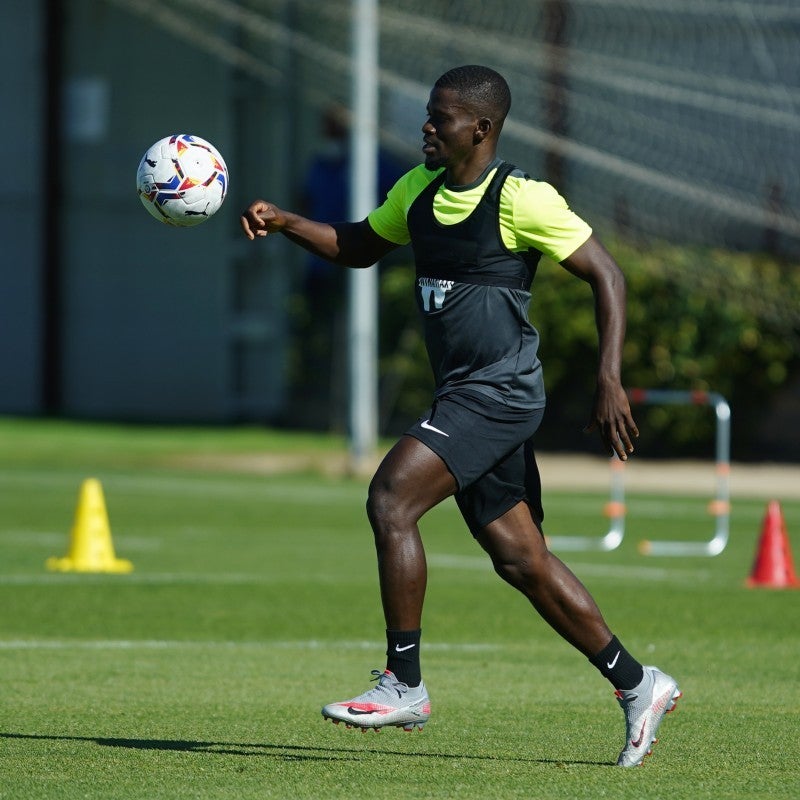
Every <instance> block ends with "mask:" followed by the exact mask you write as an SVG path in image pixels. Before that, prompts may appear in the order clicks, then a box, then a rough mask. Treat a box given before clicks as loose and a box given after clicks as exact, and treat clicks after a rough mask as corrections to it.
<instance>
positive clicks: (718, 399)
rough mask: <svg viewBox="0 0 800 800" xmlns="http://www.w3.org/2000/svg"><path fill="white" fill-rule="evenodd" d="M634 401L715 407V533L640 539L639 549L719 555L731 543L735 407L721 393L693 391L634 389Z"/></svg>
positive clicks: (711, 508)
mask: <svg viewBox="0 0 800 800" xmlns="http://www.w3.org/2000/svg"><path fill="white" fill-rule="evenodd" d="M628 397H629V398H630V400H631V402H632V403H636V404H641V405H645V404H646V405H673V406H676V405H678V406H683V405H695V406H711V407H712V408H713V409H714V413H715V414H716V417H717V427H716V436H715V439H716V447H715V463H714V471H715V474H716V487H717V491H716V496H715V497H714V499H713V500H712V501H711V502H710V503H709V504H708V513H709V514H711V515H712V516H713V517H714V518H715V526H714V535H713V536H712V537H711V539H709V540H708V541H707V542H673V541H651V540H649V539H643V540H642V541H640V542H639V552H640V553H641V554H642V555H646V556H718V555H719V554H720V553H721V552H722V551H723V550H724V549H725V547H726V546H727V544H728V535H729V532H730V518H731V500H730V475H731V408H730V406H729V405H728V401H727V400H726V399H725V398H724V397H723V396H722V395H721V394H719V393H717V392H690V391H679V390H669V389H632V390H631V391H630V392H629V393H628Z"/></svg>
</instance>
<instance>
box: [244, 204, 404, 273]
mask: <svg viewBox="0 0 800 800" xmlns="http://www.w3.org/2000/svg"><path fill="white" fill-rule="evenodd" d="M240 221H241V225H242V230H243V231H244V234H245V236H247V238H248V239H250V240H251V241H252V240H254V239H255V238H256V237H262V236H267V234H270V233H282V234H283V235H284V236H286V237H287V238H288V239H290V240H291V241H293V242H295V243H296V244H299V245H300V246H301V247H303V248H305V249H306V250H308V251H309V252H311V253H314V254H315V255H317V256H319V257H320V258H324V259H326V260H327V261H331V262H333V263H335V264H341V265H342V266H347V267H369V266H370V265H371V264H374V263H375V262H376V261H379V260H380V259H381V258H382V257H383V256H385V255H386V254H387V253H388V252H389V251H391V250H393V249H394V248H395V247H397V245H396V244H394V243H393V242H390V241H388V240H386V239H384V238H383V237H381V236H378V234H377V233H375V231H373V230H372V227H371V226H370V224H369V223H368V222H367V220H363V221H362V222H336V223H327V222H315V221H314V220H311V219H307V218H306V217H303V216H301V215H300V214H295V213H293V212H290V211H284V210H283V209H281V208H278V206H276V205H275V204H274V203H268V202H267V201H266V200H256V201H255V202H253V203H251V204H250V205H249V206H248V207H247V208H246V209H245V211H244V212H243V213H242V216H241V220H240Z"/></svg>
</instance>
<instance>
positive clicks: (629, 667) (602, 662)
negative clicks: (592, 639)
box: [589, 636, 644, 690]
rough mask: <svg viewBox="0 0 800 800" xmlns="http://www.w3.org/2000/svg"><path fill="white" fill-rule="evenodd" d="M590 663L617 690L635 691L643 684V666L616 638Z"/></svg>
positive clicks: (593, 657)
mask: <svg viewBox="0 0 800 800" xmlns="http://www.w3.org/2000/svg"><path fill="white" fill-rule="evenodd" d="M589 661H590V662H591V663H592V664H594V666H595V667H597V669H599V670H600V673H601V675H602V676H603V677H604V678H607V679H608V680H609V681H611V685H612V686H613V687H614V688H615V689H620V690H624V689H633V688H634V687H636V686H638V685H639V684H640V683H641V682H642V678H643V677H644V670H643V669H642V665H641V664H640V663H639V662H638V661H637V660H636V659H635V658H634V657H633V656H632V655H631V654H630V653H629V652H628V651H627V650H626V649H625V648H624V647H623V646H622V645H621V644H620V643H619V640H618V639H617V637H616V636H612V638H611V641H610V642H609V643H608V644H607V645H606V646H605V647H604V648H603V649H602V650H601V651H600V652H599V653H598V654H597V655H595V656H592V657H591V658H590V659H589Z"/></svg>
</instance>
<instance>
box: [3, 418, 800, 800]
mask: <svg viewBox="0 0 800 800" xmlns="http://www.w3.org/2000/svg"><path fill="white" fill-rule="evenodd" d="M341 447H342V442H341V441H338V440H335V439H327V440H320V439H317V438H314V437H311V436H293V435H289V434H285V433H284V434H277V433H273V432H269V431H264V430H259V429H233V430H207V429H174V428H163V429H160V428H150V427H130V428H126V427H122V426H112V425H89V424H78V423H62V422H48V421H33V420H27V421H23V420H13V419H6V420H0V608H1V609H2V612H1V614H0V696H1V697H2V701H1V702H0V798H3V799H4V800H5V798H9V800H11V799H13V800H27V799H28V798H36V799H37V800H38V799H39V798H47V799H48V800H49V799H50V798H64V800H67V799H68V800H76V798H97V800H131V799H133V798H136V799H137V800H155V799H156V798H163V799H164V800H180V799H182V798H226V799H228V798H230V800H245V799H247V798H344V797H349V798H399V797H410V798H599V797H612V798H615V800H622V799H623V798H670V799H671V800H678V799H679V798H687V799H688V798H692V800H695V799H697V798H769V799H770V800H778V799H779V798H787V799H788V798H795V799H796V798H798V797H800V766H798V765H800V680H799V679H800V667H798V661H799V660H800V658H799V657H800V592H793V591H775V590H768V589H757V590H752V589H746V588H744V586H743V581H744V579H745V578H746V576H747V575H748V574H749V571H750V568H751V565H752V560H753V556H754V552H755V547H756V543H757V539H758V534H759V532H760V525H761V520H762V517H763V514H764V508H765V502H764V500H763V499H759V498H751V499H748V498H739V497H735V498H734V502H733V513H732V520H731V541H730V544H729V546H728V548H727V550H726V551H725V552H724V553H723V554H722V555H721V556H719V557H717V558H712V559H709V558H705V559H704V558H658V559H656V558H646V557H643V556H640V555H638V554H637V552H636V547H635V543H636V541H638V539H640V538H643V537H651V538H661V539H675V538H681V537H686V538H690V539H698V540H699V539H707V538H709V536H710V529H711V523H710V520H709V518H708V516H707V515H706V513H705V510H704V507H705V500H700V499H698V498H696V497H678V496H663V495H662V496H646V497H629V498H628V504H629V522H628V537H627V538H626V541H625V542H624V543H623V545H622V546H621V547H620V549H619V550H618V551H615V552H614V553H610V554H602V553H565V554H564V559H565V561H567V563H568V564H570V565H571V566H572V568H573V569H574V571H575V572H576V573H577V574H578V575H579V576H580V577H581V578H582V579H583V580H584V582H585V583H586V584H587V585H588V587H589V588H590V589H591V591H592V592H593V594H594V595H595V597H596V599H597V600H598V602H599V604H600V606H601V608H602V609H603V611H604V613H605V615H606V617H607V619H608V621H609V623H610V625H611V627H612V629H613V630H614V631H615V632H616V633H617V634H618V636H619V637H620V638H621V639H622V641H623V642H624V643H625V644H626V645H627V646H628V648H629V649H630V650H631V651H632V652H633V653H634V654H635V655H637V656H639V657H640V658H641V659H642V660H644V661H646V662H647V663H657V664H658V665H660V666H661V667H663V668H664V669H665V670H667V671H669V672H671V673H672V674H674V675H675V676H676V677H677V678H678V679H679V681H680V683H681V688H682V689H683V691H684V698H683V699H682V700H681V702H680V703H679V706H678V711H677V712H676V713H674V714H672V715H670V717H668V718H667V719H666V721H665V723H664V725H663V726H662V729H661V736H660V739H661V741H660V742H659V744H658V746H657V747H656V749H655V753H654V755H653V756H652V757H651V758H649V759H648V760H647V761H646V763H645V766H644V767H643V768H642V769H636V770H622V769H617V768H615V767H612V766H611V765H612V764H613V762H614V760H615V759H616V756H617V753H618V751H619V749H620V747H621V745H622V740H623V738H624V733H623V722H622V715H621V712H620V710H619V708H618V707H617V704H616V702H615V701H614V699H613V694H612V692H611V690H610V687H609V686H608V684H607V683H606V682H605V681H604V680H603V679H602V678H601V677H600V676H599V674H597V673H596V672H595V671H594V669H593V668H591V667H590V666H589V664H588V663H587V662H586V661H585V659H584V658H583V657H582V656H580V655H579V654H577V653H576V652H575V651H573V650H572V649H571V648H570V647H569V646H567V645H566V644H565V643H563V642H562V641H561V640H560V639H558V637H557V636H556V635H555V634H554V633H552V632H551V631H550V630H549V629H548V628H546V626H545V625H544V624H543V623H542V622H541V620H539V618H538V617H536V616H535V614H533V613H532V612H531V611H530V610H529V608H528V606H527V604H526V603H525V602H524V601H523V599H522V598H521V597H520V596H518V595H516V594H515V593H514V592H513V591H512V590H511V589H509V588H508V587H506V586H505V585H504V584H502V583H501V582H500V581H499V579H497V578H496V577H495V575H494V573H493V572H492V571H491V569H490V567H489V566H488V563H487V561H486V559H485V558H484V557H483V556H482V554H481V552H480V551H479V549H478V548H477V546H476V545H475V544H474V542H473V541H472V539H471V537H470V536H469V534H468V533H466V532H465V529H464V527H463V525H462V524H461V522H460V518H459V516H458V513H457V510H456V509H455V505H454V504H450V503H448V504H445V506H444V507H442V508H439V509H436V510H434V511H433V512H431V514H430V515H429V516H428V517H427V518H425V519H424V520H423V525H422V530H423V537H424V539H425V543H426V548H427V552H428V557H429V566H430V579H429V589H428V597H427V602H426V614H425V620H424V638H423V642H424V650H423V671H424V674H425V679H426V683H427V684H428V687H429V689H430V692H431V697H432V702H433V716H432V718H431V721H430V723H429V724H428V725H427V726H426V728H425V730H424V732H422V733H418V732H415V733H413V734H410V733H405V732H403V731H401V730H394V729H391V730H385V731H383V732H382V733H380V734H375V733H372V732H369V733H367V734H362V733H360V732H359V731H356V730H345V729H344V727H343V726H338V727H337V726H333V725H331V724H330V723H325V722H323V721H322V717H321V715H320V713H319V711H320V707H321V706H322V705H323V704H324V703H325V702H328V701H330V700H334V699H341V698H343V697H346V696H350V695H353V694H357V693H360V692H361V691H363V690H364V689H365V688H366V687H367V685H368V679H369V670H370V669H372V668H379V667H382V666H383V662H384V655H383V650H384V646H385V645H384V642H383V621H382V617H381V613H380V605H379V600H378V589H377V580H376V573H375V558H374V553H373V549H372V542H371V533H370V531H369V528H368V526H367V522H366V518H365V515H364V499H365V492H366V481H364V480H361V479H354V478H350V479H347V478H334V477H325V476H324V475H323V474H321V473H315V472H314V471H312V470H308V471H306V472H305V473H303V472H296V473H288V474H286V473H285V474H275V475H256V474H252V473H247V472H244V471H241V472H238V473H237V472H236V471H233V470H231V469H225V470H223V469H220V468H214V466H213V464H214V463H215V458H218V457H219V456H223V455H229V454H239V455H243V454H244V455H246V454H251V455H252V454H257V453H282V452H289V453H294V454H304V453H305V454H309V453H310V454H319V453H323V452H324V453H327V454H331V453H335V452H336V451H337V450H340V449H341ZM193 458H194V459H196V465H193V461H192V459H193ZM86 477H96V478H99V479H100V481H101V483H102V487H103V489H104V493H105V500H106V506H107V509H108V513H109V517H110V521H111V530H112V534H113V542H114V545H115V547H116V551H117V555H118V556H120V557H122V558H128V559H130V560H131V561H133V563H134V565H135V570H134V572H133V573H131V574H129V575H74V574H59V573H52V572H48V571H47V570H46V569H45V567H44V563H45V560H46V559H47V558H48V557H50V556H62V555H64V554H65V553H66V550H67V547H68V544H69V532H70V528H71V526H72V520H73V515H74V512H75V506H76V502H77V498H78V491H79V487H80V484H81V482H82V481H83V480H84V478H86ZM545 479H546V476H545ZM606 499H607V498H606V497H603V496H599V495H586V494H566V493H557V492H548V493H547V494H546V497H545V506H546V510H547V513H548V522H549V530H550V531H551V532H553V533H559V532H575V533H587V534H591V533H593V532H595V531H596V532H597V533H598V534H601V533H603V532H604V524H605V523H604V520H603V518H602V516H600V509H601V508H602V504H603V502H604V501H605V500H606ZM783 510H784V515H785V518H786V522H787V527H788V530H789V533H790V536H791V535H793V536H794V541H795V542H800V502H798V501H786V502H785V503H784V504H783Z"/></svg>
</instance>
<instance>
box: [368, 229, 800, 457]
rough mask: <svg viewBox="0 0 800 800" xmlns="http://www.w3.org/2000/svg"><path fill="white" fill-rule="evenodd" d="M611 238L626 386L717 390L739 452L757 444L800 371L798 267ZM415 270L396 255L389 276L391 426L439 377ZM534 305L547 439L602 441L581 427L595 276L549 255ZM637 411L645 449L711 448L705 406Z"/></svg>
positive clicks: (386, 348)
mask: <svg viewBox="0 0 800 800" xmlns="http://www.w3.org/2000/svg"><path fill="white" fill-rule="evenodd" d="M606 244H607V246H608V248H609V250H611V252H612V253H613V254H614V256H615V258H616V259H617V261H618V263H619V264H620V266H621V267H622V269H623V271H624V273H625V275H626V278H627V282H628V334H627V337H626V345H625V351H624V380H625V384H626V386H629V387H633V386H637V387H641V388H669V389H692V390H710V391H716V392H719V393H721V394H722V395H723V396H725V397H726V398H727V399H728V401H729V402H730V404H731V408H732V412H733V417H732V423H733V424H732V438H733V452H734V457H738V458H751V457H759V456H761V455H762V454H761V453H760V452H759V441H758V430H759V426H760V424H761V423H762V421H763V417H764V414H765V413H767V410H768V408H769V405H770V401H771V400H772V399H773V398H774V397H775V395H776V393H777V392H778V391H779V390H780V389H781V388H782V387H784V386H785V385H786V383H787V381H788V380H789V379H790V378H791V377H793V376H796V375H798V373H800V267H798V265H796V264H787V263H782V262H780V261H778V260H776V259H774V258H771V257H767V256H763V255H759V254H752V253H738V252H729V251H723V250H702V249H691V248H685V247H677V246H673V245H669V244H656V245H651V246H649V247H648V248H647V249H639V248H637V247H635V246H632V245H631V244H629V243H624V242H613V241H607V242H606ZM413 274H414V273H413V268H412V267H411V266H407V265H399V266H395V267H392V268H390V269H387V270H385V271H384V273H383V275H382V279H381V299H382V303H381V315H382V319H381V331H382V341H381V353H382V357H381V372H382V382H383V385H382V398H383V417H382V418H383V420H384V428H385V430H386V432H390V433H395V432H397V431H398V430H400V429H402V427H403V426H404V425H405V424H407V422H408V421H409V420H411V419H413V418H415V416H416V414H418V413H419V412H420V411H421V410H424V408H425V403H427V402H428V401H429V398H430V392H431V388H432V386H431V378H430V372H429V367H428V364H427V359H426V357H425V352H424V346H423V343H422V338H421V335H420V331H419V327H418V323H417V320H416V309H415V307H414V304H413V297H412V294H411V286H412V284H413ZM531 317H532V320H533V322H534V324H535V325H536V327H537V328H538V329H539V332H540V334H541V345H540V355H541V358H542V361H543V363H544V368H545V381H546V385H547V392H548V410H547V416H546V419H545V424H544V425H543V426H542V430H541V433H540V435H539V439H540V446H542V447H546V448H549V449H566V450H571V449H576V448H577V449H587V448H588V449H592V448H596V449H597V451H598V452H599V450H600V448H599V444H598V443H596V442H587V441H586V438H585V436H584V434H583V433H582V428H583V426H584V424H585V423H586V420H587V416H588V414H589V410H590V405H591V399H592V392H593V388H594V376H595V365H596V353H597V347H596V339H597V336H596V332H595V326H594V306H593V302H592V294H591V290H590V288H589V287H588V285H586V284H585V283H583V282H582V281H579V280H577V279H575V278H574V277H573V276H571V275H570V274H569V273H567V272H566V271H565V270H563V269H562V268H561V267H559V266H558V265H555V264H553V263H552V262H549V261H547V260H546V259H543V260H542V263H541V264H540V266H539V270H538V274H537V277H536V280H535V282H534V286H533V301H532V303H531ZM634 411H635V416H636V419H637V422H638V424H639V427H640V429H641V432H642V435H641V437H640V442H639V451H640V452H643V453H646V454H648V455H652V456H671V457H675V456H699V457H707V456H708V455H709V454H711V453H713V439H714V427H715V423H714V417H713V414H712V413H711V412H710V411H709V409H707V408H704V407H699V408H681V407H662V406H643V407H638V408H635V409H634Z"/></svg>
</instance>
